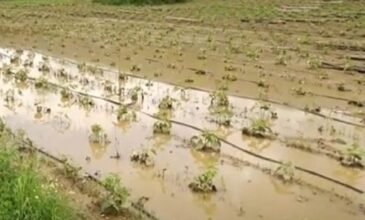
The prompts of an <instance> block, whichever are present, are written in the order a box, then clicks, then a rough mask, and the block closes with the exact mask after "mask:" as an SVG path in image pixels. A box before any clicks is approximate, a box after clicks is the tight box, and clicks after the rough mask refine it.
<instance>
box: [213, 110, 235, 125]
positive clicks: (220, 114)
mask: <svg viewBox="0 0 365 220" xmlns="http://www.w3.org/2000/svg"><path fill="white" fill-rule="evenodd" d="M209 111H210V114H211V115H212V116H213V121H214V122H216V123H217V124H219V125H223V126H229V125H230V124H231V119H232V117H233V112H232V111H231V110H230V109H229V108H228V107H216V108H210V109H209Z"/></svg>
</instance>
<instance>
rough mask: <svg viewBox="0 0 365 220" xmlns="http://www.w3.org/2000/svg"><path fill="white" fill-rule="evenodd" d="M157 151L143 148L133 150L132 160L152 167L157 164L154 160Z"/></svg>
mask: <svg viewBox="0 0 365 220" xmlns="http://www.w3.org/2000/svg"><path fill="white" fill-rule="evenodd" d="M154 155H155V152H154V151H153V150H148V149H143V150H141V151H138V152H137V151H135V152H133V154H132V156H131V161H133V162H136V163H138V164H141V165H143V166H145V167H150V166H153V165H154V164H155V161H154Z"/></svg>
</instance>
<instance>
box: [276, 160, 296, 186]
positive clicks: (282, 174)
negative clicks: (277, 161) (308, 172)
mask: <svg viewBox="0 0 365 220" xmlns="http://www.w3.org/2000/svg"><path fill="white" fill-rule="evenodd" d="M294 171H295V167H294V165H293V163H292V162H290V161H289V162H286V163H283V164H281V165H280V166H279V167H278V168H276V170H275V171H274V172H273V174H274V176H276V177H278V178H280V179H281V180H283V181H284V182H291V181H293V179H294Z"/></svg>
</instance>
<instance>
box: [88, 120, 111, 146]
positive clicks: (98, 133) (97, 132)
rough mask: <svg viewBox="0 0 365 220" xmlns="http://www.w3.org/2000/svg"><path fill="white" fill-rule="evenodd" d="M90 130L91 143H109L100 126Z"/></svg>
mask: <svg viewBox="0 0 365 220" xmlns="http://www.w3.org/2000/svg"><path fill="white" fill-rule="evenodd" d="M90 130H91V134H90V136H89V140H90V142H91V143H93V144H101V145H105V144H107V143H108V136H107V134H106V133H105V131H104V129H103V128H102V127H101V126H100V125H99V124H94V125H92V126H91V129H90Z"/></svg>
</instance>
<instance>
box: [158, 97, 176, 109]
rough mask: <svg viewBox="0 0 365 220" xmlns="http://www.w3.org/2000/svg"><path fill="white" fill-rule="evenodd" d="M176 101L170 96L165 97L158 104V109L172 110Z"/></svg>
mask: <svg viewBox="0 0 365 220" xmlns="http://www.w3.org/2000/svg"><path fill="white" fill-rule="evenodd" d="M173 102H174V99H172V98H171V97H170V96H169V95H167V96H165V97H164V98H162V99H161V101H160V104H158V108H159V109H161V110H171V109H172V107H173V106H172V104H173Z"/></svg>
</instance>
